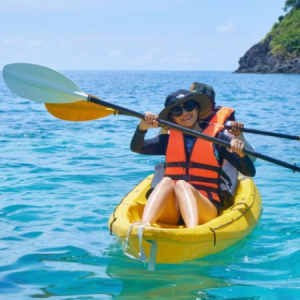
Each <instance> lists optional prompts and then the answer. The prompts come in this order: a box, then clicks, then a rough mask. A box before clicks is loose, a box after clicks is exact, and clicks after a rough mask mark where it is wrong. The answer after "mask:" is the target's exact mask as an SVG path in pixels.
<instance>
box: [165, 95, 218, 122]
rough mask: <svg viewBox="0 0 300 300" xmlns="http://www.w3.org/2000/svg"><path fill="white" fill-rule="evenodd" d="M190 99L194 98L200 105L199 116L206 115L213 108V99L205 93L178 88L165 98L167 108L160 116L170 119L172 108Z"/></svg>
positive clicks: (166, 119)
mask: <svg viewBox="0 0 300 300" xmlns="http://www.w3.org/2000/svg"><path fill="white" fill-rule="evenodd" d="M189 100H194V101H195V102H197V103H198V104H199V105H200V112H199V117H200V118H201V116H203V115H205V114H206V113H208V112H209V111H210V110H212V109H213V101H212V100H211V98H210V97H208V96H207V95H203V94H194V93H192V92H190V91H188V90H178V91H176V92H174V93H171V94H169V95H168V96H167V98H166V100H165V108H164V109H163V110H162V111H161V112H160V114H159V118H160V119H161V120H165V121H170V118H169V113H170V110H171V109H172V108H173V107H175V106H177V105H180V104H182V103H184V102H187V101H189Z"/></svg>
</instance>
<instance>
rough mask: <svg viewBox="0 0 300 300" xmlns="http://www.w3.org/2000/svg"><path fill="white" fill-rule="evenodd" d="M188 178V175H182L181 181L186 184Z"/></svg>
mask: <svg viewBox="0 0 300 300" xmlns="http://www.w3.org/2000/svg"><path fill="white" fill-rule="evenodd" d="M189 178H190V176H189V175H187V174H186V175H182V180H184V181H186V182H188V181H189Z"/></svg>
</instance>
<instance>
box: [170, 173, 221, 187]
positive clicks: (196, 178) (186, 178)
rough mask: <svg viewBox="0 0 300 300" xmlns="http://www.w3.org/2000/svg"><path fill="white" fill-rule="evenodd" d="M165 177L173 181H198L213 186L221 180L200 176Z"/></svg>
mask: <svg viewBox="0 0 300 300" xmlns="http://www.w3.org/2000/svg"><path fill="white" fill-rule="evenodd" d="M165 177H170V178H171V179H173V180H184V181H187V182H190V181H199V182H206V183H214V184H218V185H219V184H220V183H221V180H220V178H207V177H202V176H194V175H188V174H186V175H168V174H166V175H165Z"/></svg>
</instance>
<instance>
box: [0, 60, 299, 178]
mask: <svg viewBox="0 0 300 300" xmlns="http://www.w3.org/2000/svg"><path fill="white" fill-rule="evenodd" d="M3 78H4V80H5V83H6V84H7V86H8V87H9V88H10V90H11V91H12V92H13V93H15V94H16V95H18V96H20V97H23V98H26V99H30V100H33V101H36V102H42V103H43V102H44V103H52V104H53V103H64V104H66V103H73V102H79V101H82V100H85V101H87V102H92V103H94V104H97V105H101V106H104V107H107V108H110V109H113V110H116V111H118V112H120V113H122V114H125V115H129V116H134V117H137V118H139V119H144V114H141V113H138V112H135V111H133V110H131V109H128V108H124V107H121V106H119V105H115V104H112V103H109V102H106V101H104V100H101V99H100V98H97V97H95V96H93V95H87V94H85V93H84V92H83V91H82V90H81V89H80V88H79V87H78V86H77V85H76V84H75V83H74V82H73V81H71V80H70V79H69V78H67V77H65V76H64V75H62V74H61V73H59V72H57V71H54V70H51V69H49V68H46V67H42V66H39V65H32V64H25V63H17V64H10V65H6V66H5V67H4V69H3ZM79 105H80V104H79ZM157 121H158V124H159V125H160V126H163V127H168V128H172V129H175V130H178V131H181V132H183V133H185V134H188V135H192V136H195V137H197V138H201V139H204V140H206V141H209V142H212V143H215V144H218V145H221V146H223V147H226V148H230V143H228V142H224V141H223V140H220V139H217V138H214V137H211V136H208V135H205V134H202V133H199V132H198V131H195V130H191V129H187V128H184V127H181V126H179V125H176V124H173V123H170V122H167V121H164V120H161V119H158V120H157ZM243 152H244V153H245V154H247V155H251V156H254V157H257V158H260V159H263V160H265V161H268V162H271V163H274V164H277V165H279V166H282V167H285V168H288V169H291V170H293V171H294V172H295V171H297V172H300V168H299V167H297V166H296V164H295V165H292V164H289V163H286V162H283V161H281V160H278V159H276V158H272V157H269V156H266V155H263V154H260V153H258V152H255V151H250V150H247V149H244V150H243Z"/></svg>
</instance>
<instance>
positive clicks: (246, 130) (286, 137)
mask: <svg viewBox="0 0 300 300" xmlns="http://www.w3.org/2000/svg"><path fill="white" fill-rule="evenodd" d="M224 128H225V129H228V130H231V129H232V128H231V126H230V125H225V126H224ZM240 131H241V132H247V133H254V134H261V135H267V136H274V137H278V138H283V139H288V140H296V141H300V136H297V135H290V134H284V133H276V132H270V131H263V130H257V129H250V128H244V127H242V128H241V129H240Z"/></svg>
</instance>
